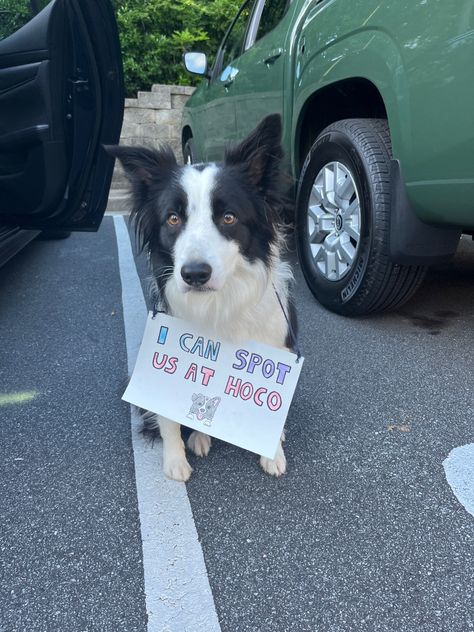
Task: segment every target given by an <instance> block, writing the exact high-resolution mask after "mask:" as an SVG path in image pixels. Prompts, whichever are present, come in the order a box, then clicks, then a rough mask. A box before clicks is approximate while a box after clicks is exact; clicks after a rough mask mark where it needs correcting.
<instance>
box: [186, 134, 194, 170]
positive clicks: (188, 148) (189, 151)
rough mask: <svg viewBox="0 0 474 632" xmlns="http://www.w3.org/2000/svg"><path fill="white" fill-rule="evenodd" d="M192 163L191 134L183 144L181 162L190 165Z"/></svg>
mask: <svg viewBox="0 0 474 632" xmlns="http://www.w3.org/2000/svg"><path fill="white" fill-rule="evenodd" d="M193 163H194V141H193V137H192V136H191V137H190V138H188V140H187V141H186V142H185V143H184V145H183V164H185V165H192V164H193Z"/></svg>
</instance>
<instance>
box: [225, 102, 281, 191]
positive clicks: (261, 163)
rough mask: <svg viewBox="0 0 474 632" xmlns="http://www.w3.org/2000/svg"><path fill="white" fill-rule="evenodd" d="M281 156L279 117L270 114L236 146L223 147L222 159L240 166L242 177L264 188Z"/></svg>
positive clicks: (276, 169)
mask: <svg viewBox="0 0 474 632" xmlns="http://www.w3.org/2000/svg"><path fill="white" fill-rule="evenodd" d="M282 156H283V151H282V148H281V117H280V115H279V114H270V115H269V116H267V117H265V118H264V119H263V120H262V121H261V122H260V123H259V125H257V127H256V128H255V129H254V130H253V131H252V132H251V133H250V134H249V135H248V136H247V138H245V139H244V140H243V141H242V142H241V143H240V144H239V145H237V146H235V147H231V148H229V149H227V151H226V153H225V159H224V162H225V164H226V165H229V166H231V165H232V166H240V167H243V168H244V172H245V175H246V177H247V178H248V179H249V180H250V181H251V182H252V183H253V184H254V185H255V186H257V187H258V189H260V190H261V191H266V190H268V189H269V188H270V187H272V186H273V183H274V180H275V177H276V176H277V175H278V172H279V167H280V161H281V158H282Z"/></svg>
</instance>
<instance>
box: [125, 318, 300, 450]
mask: <svg viewBox="0 0 474 632" xmlns="http://www.w3.org/2000/svg"><path fill="white" fill-rule="evenodd" d="M302 365H303V358H300V359H299V360H297V357H296V355H295V354H293V353H289V352H288V351H284V350H282V349H276V348H275V347H271V346H269V345H264V344H261V343H257V342H254V341H248V342H245V343H242V344H234V343H231V342H228V341H225V340H217V339H216V338H212V336H211V335H209V336H208V335H207V334H206V332H204V331H199V332H198V331H197V330H196V329H195V328H194V327H192V326H191V325H189V323H187V322H185V321H184V320H181V319H179V318H174V317H172V316H168V315H167V314H161V313H159V314H157V315H156V316H155V318H153V317H152V314H151V312H150V313H149V315H148V319H147V323H146V327H145V333H144V334H143V340H142V344H141V347H140V351H139V352H138V358H137V362H136V365H135V369H134V371H133V375H132V378H131V380H130V383H129V385H128V387H127V390H126V391H125V393H124V395H123V398H122V399H124V400H125V401H127V402H129V403H131V404H135V406H139V407H141V408H145V409H146V410H150V411H152V412H154V413H157V414H158V415H161V416H163V417H167V418H168V419H171V420H173V421H175V422H177V423H179V424H182V425H184V426H188V427H189V428H193V429H194V430H200V431H201V432H205V433H206V434H208V435H211V436H212V437H216V438H218V439H222V440H224V441H227V442H229V443H233V444H234V445H237V446H239V447H241V448H245V449H246V450H250V451H251V452H256V453H257V454H261V455H263V456H266V457H269V458H273V457H274V456H275V452H276V450H277V447H278V442H279V439H280V435H281V432H282V430H283V426H284V424H285V420H286V417H287V414H288V409H289V407H290V404H291V400H292V398H293V393H294V392H295V388H296V384H297V382H298V378H299V375H300V372H301V367H302Z"/></svg>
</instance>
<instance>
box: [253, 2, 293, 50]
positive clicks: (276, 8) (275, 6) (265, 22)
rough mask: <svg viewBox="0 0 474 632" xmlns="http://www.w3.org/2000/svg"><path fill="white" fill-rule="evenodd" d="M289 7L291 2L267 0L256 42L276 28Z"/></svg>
mask: <svg viewBox="0 0 474 632" xmlns="http://www.w3.org/2000/svg"><path fill="white" fill-rule="evenodd" d="M289 5H290V2H289V0H267V2H265V6H264V7H263V11H262V15H261V17H260V23H259V25H258V31H257V37H256V40H259V39H260V38H262V37H263V36H264V35H266V34H267V33H269V32H270V31H271V30H273V29H274V28H275V26H276V25H277V24H278V22H279V21H280V20H281V19H282V18H283V16H284V15H285V13H286V10H287V9H288V7H289Z"/></svg>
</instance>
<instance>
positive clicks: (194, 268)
mask: <svg viewBox="0 0 474 632" xmlns="http://www.w3.org/2000/svg"><path fill="white" fill-rule="evenodd" d="M211 274H212V268H211V266H210V265H209V264H208V263H204V262H202V261H192V262H191V263H186V264H185V265H184V266H183V267H182V268H181V276H182V277H183V280H184V281H185V282H186V283H187V284H188V285H192V286H193V287H199V286H200V285H204V283H207V282H208V281H209V279H210V278H211Z"/></svg>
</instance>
